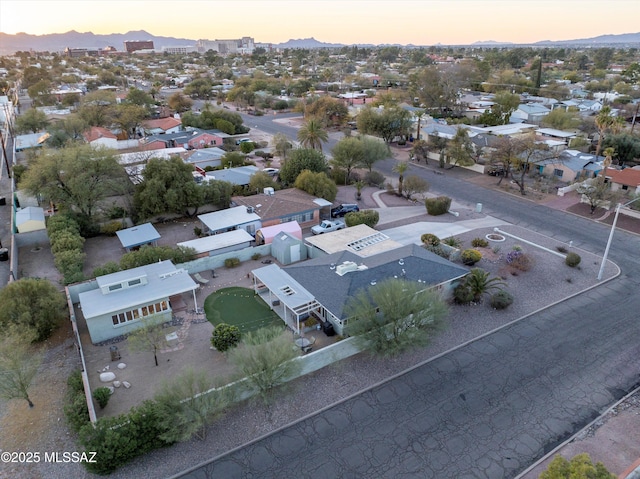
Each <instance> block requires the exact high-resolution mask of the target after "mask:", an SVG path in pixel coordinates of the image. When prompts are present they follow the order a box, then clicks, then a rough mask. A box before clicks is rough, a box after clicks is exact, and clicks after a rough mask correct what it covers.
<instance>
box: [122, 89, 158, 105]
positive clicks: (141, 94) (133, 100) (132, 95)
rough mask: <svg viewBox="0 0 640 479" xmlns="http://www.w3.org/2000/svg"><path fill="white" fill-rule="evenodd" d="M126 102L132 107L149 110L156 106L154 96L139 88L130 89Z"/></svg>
mask: <svg viewBox="0 0 640 479" xmlns="http://www.w3.org/2000/svg"><path fill="white" fill-rule="evenodd" d="M126 102H127V103H129V104H131V105H138V106H143V107H145V108H149V107H150V106H152V105H154V104H155V100H154V99H153V96H152V95H150V94H149V93H147V92H145V91H144V90H140V89H139V88H129V92H128V93H127V98H126Z"/></svg>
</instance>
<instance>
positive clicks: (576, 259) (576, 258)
mask: <svg viewBox="0 0 640 479" xmlns="http://www.w3.org/2000/svg"><path fill="white" fill-rule="evenodd" d="M580 261H582V258H580V255H579V254H578V253H569V254H567V256H566V258H565V259H564V264H566V265H567V266H569V267H571V268H575V267H576V266H578V265H579V264H580Z"/></svg>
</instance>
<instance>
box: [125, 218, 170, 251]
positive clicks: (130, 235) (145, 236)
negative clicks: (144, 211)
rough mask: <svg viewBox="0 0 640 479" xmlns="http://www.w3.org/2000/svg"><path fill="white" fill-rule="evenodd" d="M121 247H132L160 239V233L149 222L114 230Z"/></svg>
mask: <svg viewBox="0 0 640 479" xmlns="http://www.w3.org/2000/svg"><path fill="white" fill-rule="evenodd" d="M116 234H117V235H118V239H119V240H120V243H121V244H122V247H123V248H133V247H134V246H140V245H143V244H147V243H152V242H154V241H157V240H159V239H160V233H158V230H156V229H155V227H154V226H153V225H152V224H151V223H144V224H141V225H138V226H133V227H131V228H127V229H124V230H120V231H116Z"/></svg>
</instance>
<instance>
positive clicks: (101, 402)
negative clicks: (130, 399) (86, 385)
mask: <svg viewBox="0 0 640 479" xmlns="http://www.w3.org/2000/svg"><path fill="white" fill-rule="evenodd" d="M109 398H111V391H110V390H109V388H105V387H101V388H98V389H96V390H94V391H93V399H95V400H96V402H97V403H98V406H100V409H104V408H105V407H106V406H107V404H108V403H109Z"/></svg>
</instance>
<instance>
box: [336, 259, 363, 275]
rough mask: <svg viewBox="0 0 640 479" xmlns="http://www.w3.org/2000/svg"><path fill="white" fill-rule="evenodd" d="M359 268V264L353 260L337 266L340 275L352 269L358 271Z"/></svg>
mask: <svg viewBox="0 0 640 479" xmlns="http://www.w3.org/2000/svg"><path fill="white" fill-rule="evenodd" d="M357 270H358V265H357V264H356V263H354V262H353V261H345V262H344V263H342V264H339V265H338V266H337V267H336V273H338V275H339V276H344V275H345V274H347V273H350V272H352V271H357Z"/></svg>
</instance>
